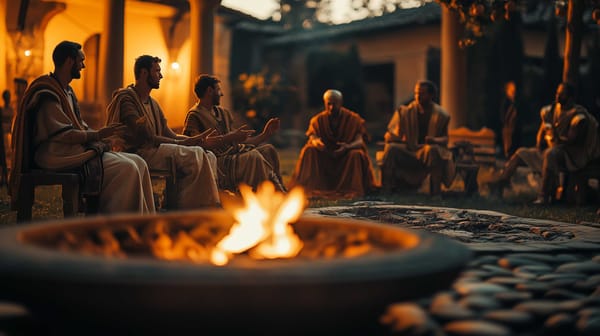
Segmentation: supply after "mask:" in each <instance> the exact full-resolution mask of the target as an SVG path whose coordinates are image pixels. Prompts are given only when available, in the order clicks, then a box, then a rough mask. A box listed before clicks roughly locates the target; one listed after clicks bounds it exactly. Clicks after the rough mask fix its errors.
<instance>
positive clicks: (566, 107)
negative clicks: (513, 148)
mask: <svg viewBox="0 0 600 336" xmlns="http://www.w3.org/2000/svg"><path fill="white" fill-rule="evenodd" d="M541 117H542V123H541V125H540V129H539V131H538V136H537V147H536V148H535V149H533V148H532V149H519V150H518V151H517V152H516V153H515V154H514V155H513V157H511V159H510V160H509V161H508V162H507V163H506V165H505V167H504V169H503V170H502V171H501V173H500V175H499V177H498V178H497V179H496V180H495V181H494V183H492V187H495V188H499V187H503V186H505V185H508V183H509V181H510V177H511V176H512V175H513V174H514V172H515V170H516V167H517V166H518V164H519V163H521V162H525V163H526V164H527V165H529V166H530V167H531V168H532V170H534V171H536V170H539V171H541V173H542V185H541V188H540V190H539V194H538V198H537V200H536V201H535V203H536V204H546V203H549V202H551V201H552V200H553V199H560V198H561V196H562V195H561V194H562V186H563V184H564V181H560V178H559V177H560V176H561V175H563V174H561V173H568V172H573V171H577V170H579V169H582V168H584V167H585V166H586V165H587V164H588V163H589V162H590V161H592V160H594V159H596V158H598V157H600V142H599V141H600V138H599V137H598V122H597V121H596V119H595V118H594V117H593V116H592V115H591V114H590V113H589V112H588V111H587V110H586V109H585V108H584V107H583V106H581V105H577V104H575V88H574V87H573V86H572V85H571V84H569V83H561V84H559V85H558V88H557V89H556V102H555V104H553V105H551V106H550V107H544V108H543V109H542V112H541ZM542 137H544V139H545V140H546V143H547V145H548V148H546V149H545V150H543V147H542V146H543V144H544V142H543V141H542V140H541V139H542ZM563 176H564V175H563ZM491 189H493V188H491Z"/></svg>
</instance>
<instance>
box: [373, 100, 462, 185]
mask: <svg viewBox="0 0 600 336" xmlns="http://www.w3.org/2000/svg"><path fill="white" fill-rule="evenodd" d="M418 109H419V107H418V104H417V103H416V102H415V101H413V102H412V103H410V104H409V105H408V106H402V107H400V108H399V109H398V110H396V112H394V115H393V116H392V119H391V120H390V122H389V124H388V132H389V133H390V134H392V135H394V136H396V137H398V138H400V139H401V142H400V143H396V142H389V143H386V145H385V149H384V154H383V164H382V167H381V177H382V187H383V188H386V189H388V190H393V189H395V188H418V187H419V186H420V185H421V184H422V183H423V181H424V180H425V178H426V177H427V176H428V175H429V174H430V173H431V172H432V170H434V169H437V170H439V172H440V173H441V177H442V182H443V183H444V185H446V187H449V186H450V185H451V184H452V181H453V180H454V176H455V173H456V170H455V165H454V160H453V157H452V152H451V151H450V150H448V148H446V147H445V146H441V145H437V144H420V143H418V139H419V119H418V113H419V112H418ZM449 122H450V116H449V115H448V113H447V112H446V111H444V109H443V108H442V107H441V106H439V105H438V104H435V103H434V105H433V111H432V113H431V118H430V119H429V124H428V128H427V135H428V136H431V137H447V136H448V124H449Z"/></svg>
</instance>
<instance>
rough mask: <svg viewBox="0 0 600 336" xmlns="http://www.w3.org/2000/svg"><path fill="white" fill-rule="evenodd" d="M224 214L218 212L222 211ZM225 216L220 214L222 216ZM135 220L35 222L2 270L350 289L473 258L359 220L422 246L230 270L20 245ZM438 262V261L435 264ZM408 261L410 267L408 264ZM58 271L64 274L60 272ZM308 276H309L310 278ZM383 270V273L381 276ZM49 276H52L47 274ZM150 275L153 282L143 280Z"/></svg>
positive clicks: (12, 246) (456, 248) (427, 236)
mask: <svg viewBox="0 0 600 336" xmlns="http://www.w3.org/2000/svg"><path fill="white" fill-rule="evenodd" d="M215 211H216V210H200V211H189V212H173V213H169V214H157V215H146V216H139V215H135V216H133V217H134V218H135V219H136V220H151V219H158V218H160V219H167V220H168V219H173V218H179V217H189V216H201V215H204V214H206V213H208V212H210V213H215ZM219 211H220V210H219ZM220 215H222V214H220ZM131 216H132V215H110V216H97V217H92V218H86V219H85V222H84V224H81V223H82V219H81V218H75V219H69V220H57V221H46V222H33V223H28V224H26V225H19V226H12V227H7V228H1V229H0V267H1V268H3V269H4V270H5V271H8V272H9V273H12V274H26V273H30V274H31V275H32V276H38V277H42V278H48V279H55V278H56V279H58V278H60V279H64V278H68V279H70V280H73V281H75V280H76V279H85V280H86V281H92V282H97V283H107V282H111V283H123V282H129V281H136V282H138V283H147V284H156V283H163V282H169V283H177V284H181V285H185V284H193V283H196V282H198V279H201V281H202V283H203V284H207V283H214V284H219V285H227V284H231V285H235V284H238V283H239V281H240V279H243V281H244V283H245V284H248V285H251V284H253V283H255V284H260V285H264V284H265V283H267V284H268V283H276V284H280V283H290V284H292V283H312V282H319V283H323V282H325V283H327V282H331V283H352V282H358V281H364V279H365V277H369V278H371V279H382V280H384V279H390V278H396V277H398V276H399V274H400V276H409V277H418V276H422V275H424V274H427V273H435V272H442V271H444V270H446V269H456V268H460V267H462V266H463V265H464V264H465V262H466V260H467V259H469V258H470V255H471V252H470V251H469V250H468V249H467V248H466V247H464V246H462V245H461V244H459V243H457V242H454V241H451V240H450V239H448V238H445V237H442V236H437V235H434V234H431V233H428V232H424V231H414V230H409V229H405V228H399V227H394V226H390V225H387V224H382V223H376V222H370V221H365V220H358V219H348V218H343V219H342V220H343V221H344V222H345V223H349V224H350V225H360V226H365V227H370V228H374V227H377V228H378V229H382V230H389V231H391V232H395V233H398V234H400V233H401V234H408V235H413V236H415V237H417V238H418V239H419V243H418V244H417V245H416V246H414V247H412V248H408V249H398V250H394V251H388V252H386V253H385V254H383V255H374V256H364V257H356V258H348V259H345V258H334V259H324V260H309V261H306V260H270V261H257V262H256V264H255V265H253V267H238V266H226V267H218V266H213V265H210V264H195V263H191V262H174V261H162V260H156V259H151V258H123V259H119V258H107V257H105V256H102V255H83V254H76V253H66V252H64V251H59V250H51V249H48V248H43V247H40V246H35V245H33V244H31V243H29V244H26V243H23V242H22V241H20V238H19V237H20V236H22V234H23V232H27V231H30V230H36V229H48V228H51V227H52V226H55V225H61V226H63V227H71V226H77V225H100V224H102V223H105V222H106V223H108V222H110V221H115V220H116V221H118V220H124V219H126V218H129V217H131ZM302 220H318V221H321V222H324V223H325V224H326V223H328V222H339V221H340V219H336V218H327V217H321V216H314V215H303V216H302V217H301V218H300V221H302ZM441 255H443V256H444V262H443V263H440V262H436V263H427V267H422V266H423V265H421V264H420V263H419V262H414V261H415V260H417V261H418V260H421V261H422V260H425V259H426V260H432V258H439V256H441ZM433 260H435V259H433ZM408 261H410V262H408ZM57 270H60V271H57ZM307 270H309V272H307ZM382 270H383V272H382ZM44 271H48V272H44ZM149 272H151V273H152V274H153V276H152V277H148V276H145V275H147V274H148V273H149Z"/></svg>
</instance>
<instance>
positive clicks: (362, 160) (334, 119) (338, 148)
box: [291, 90, 375, 198]
mask: <svg viewBox="0 0 600 336" xmlns="http://www.w3.org/2000/svg"><path fill="white" fill-rule="evenodd" d="M323 102H324V105H325V110H324V111H322V112H320V113H319V114H317V115H316V116H314V117H312V119H311V120H310V123H309V126H308V130H307V131H306V135H307V136H308V137H309V139H308V142H307V143H306V145H304V148H302V151H301V152H300V158H299V159H298V163H297V164H296V169H295V171H294V174H293V176H292V181H291V187H293V186H295V185H301V186H303V187H304V188H305V189H306V191H307V193H308V194H309V195H311V196H322V197H345V198H346V197H348V198H351V197H360V196H363V195H364V194H366V193H367V192H369V191H372V190H373V189H374V187H375V180H374V177H373V168H372V167H371V160H370V159H369V154H368V152H367V146H366V145H365V139H366V138H367V137H368V135H367V130H366V128H365V121H364V120H363V119H362V118H361V117H360V116H359V115H358V114H357V113H355V112H352V111H350V110H348V109H346V108H344V107H342V102H343V97H342V93H341V92H340V91H338V90H327V91H325V94H324V95H323Z"/></svg>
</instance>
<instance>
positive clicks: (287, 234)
mask: <svg viewBox="0 0 600 336" xmlns="http://www.w3.org/2000/svg"><path fill="white" fill-rule="evenodd" d="M240 193H241V195H242V198H243V199H244V203H245V207H244V208H241V209H227V210H229V211H231V212H232V213H233V217H234V218H235V220H236V222H235V223H234V224H233V226H232V227H231V230H230V231H229V234H228V235H227V236H225V237H224V238H223V239H222V240H221V241H220V242H219V243H218V244H217V246H216V248H215V249H214V250H213V251H212V253H211V262H212V263H213V264H215V265H218V266H222V265H225V264H226V263H227V262H228V261H229V259H230V256H231V255H232V254H234V253H242V252H245V251H248V254H249V255H250V256H252V257H253V258H256V259H263V258H266V259H275V258H291V257H294V256H296V255H297V254H298V252H300V249H302V241H301V240H300V238H298V236H297V235H296V234H295V233H294V230H293V229H292V226H291V225H290V223H291V222H294V221H296V220H297V219H298V217H300V215H301V214H302V211H303V210H304V206H305V198H304V192H303V191H302V189H301V188H298V187H296V188H294V189H292V190H291V191H290V192H289V193H288V194H287V195H284V194H282V193H279V192H276V191H275V186H273V184H272V183H271V182H263V183H262V184H261V185H260V186H259V187H258V190H257V192H256V193H254V192H252V189H251V188H250V187H249V186H247V185H242V186H240Z"/></svg>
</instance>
